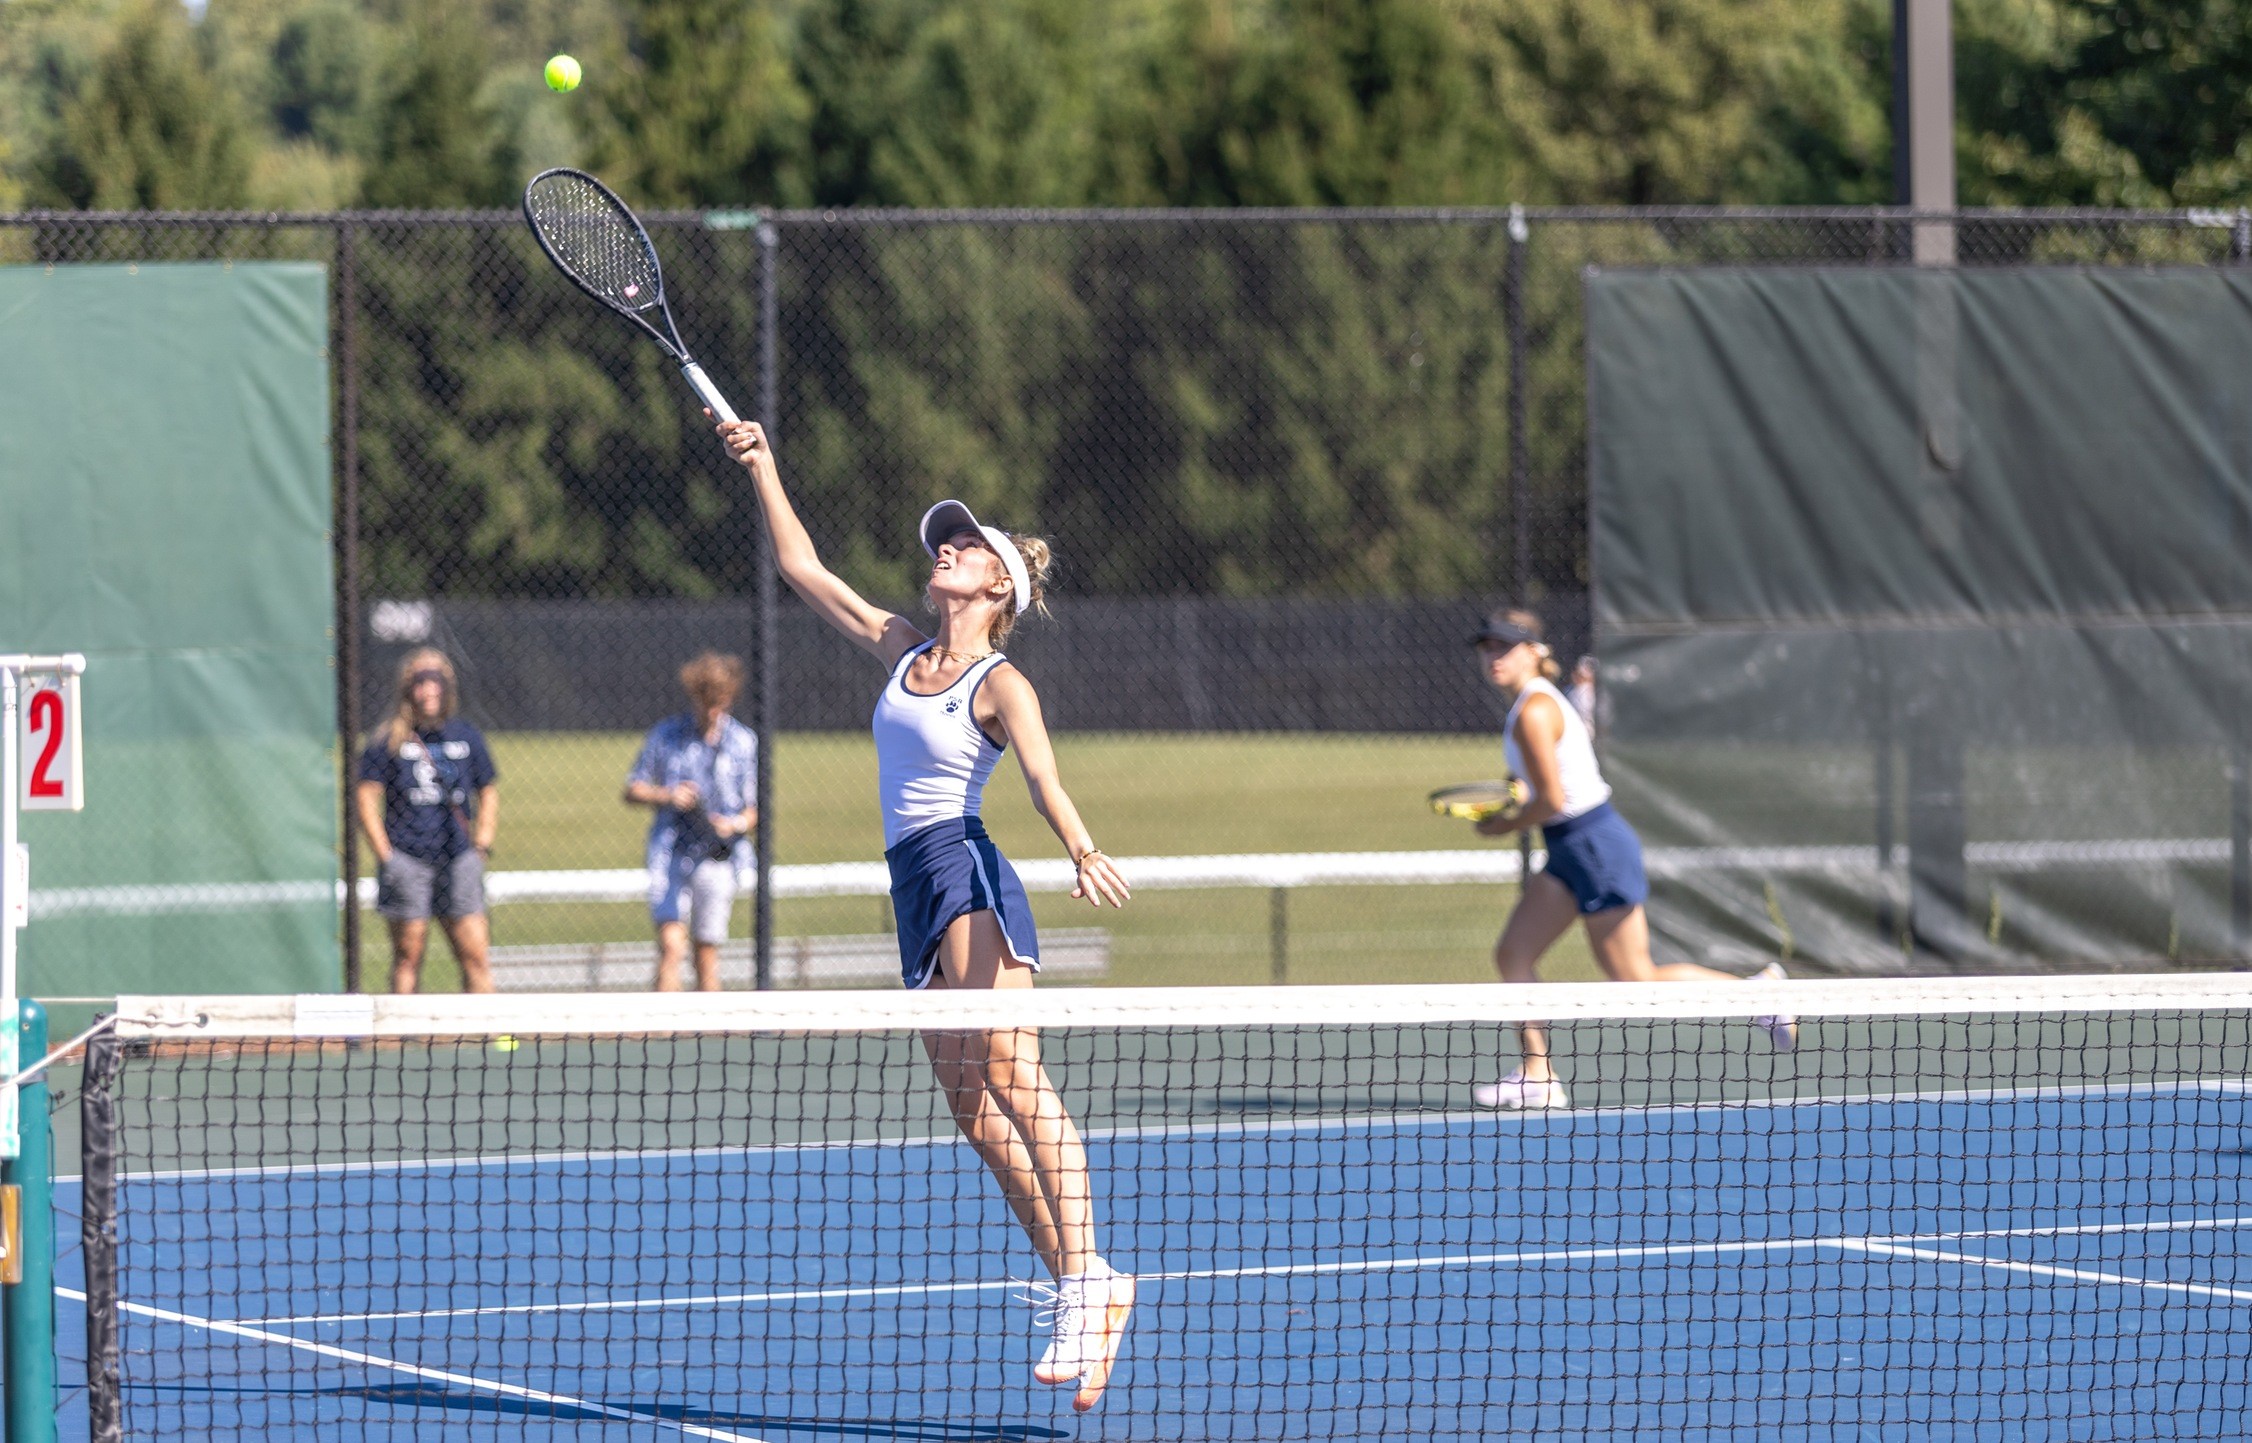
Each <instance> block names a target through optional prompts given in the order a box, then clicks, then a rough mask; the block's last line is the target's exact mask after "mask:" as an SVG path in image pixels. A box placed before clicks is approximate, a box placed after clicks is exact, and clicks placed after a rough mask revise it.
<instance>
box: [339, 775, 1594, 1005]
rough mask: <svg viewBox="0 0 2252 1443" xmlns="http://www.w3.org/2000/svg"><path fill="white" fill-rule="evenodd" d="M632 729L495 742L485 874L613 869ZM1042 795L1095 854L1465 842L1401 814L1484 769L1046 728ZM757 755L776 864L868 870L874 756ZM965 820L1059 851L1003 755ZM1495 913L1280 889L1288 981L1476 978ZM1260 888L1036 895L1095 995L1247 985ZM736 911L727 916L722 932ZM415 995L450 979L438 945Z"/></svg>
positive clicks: (1407, 893) (1252, 974)
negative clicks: (1089, 974) (1085, 900)
mask: <svg viewBox="0 0 2252 1443" xmlns="http://www.w3.org/2000/svg"><path fill="white" fill-rule="evenodd" d="M639 741H640V738H639V737H638V736H635V735H631V734H627V733H552V732H547V733H519V734H507V733H503V734H498V735H495V736H494V737H493V738H492V743H493V750H494V753H495V757H496V760H497V761H498V762H499V764H500V769H501V783H500V787H501V825H500V838H499V845H498V848H497V853H496V857H495V860H494V866H495V867H496V868H501V869H507V870H544V869H552V868H572V867H632V866H636V865H638V864H639V862H640V859H641V853H642V839H643V836H644V834H645V832H646V829H647V826H648V813H647V812H645V811H643V810H641V809H638V808H630V807H627V806H625V805H624V804H623V803H622V802H620V800H619V792H620V790H621V788H622V787H623V784H624V779H625V773H626V769H627V768H628V767H629V766H630V765H631V764H632V761H633V756H634V750H635V748H636V746H637V745H638V744H639ZM1056 749H1057V755H1058V758H1059V760H1060V763H1061V767H1062V772H1063V778H1064V784H1065V786H1066V787H1067V788H1069V790H1070V792H1071V794H1072V797H1073V800H1074V801H1076V802H1077V803H1078V806H1079V809H1080V812H1081V814H1082V815H1083V816H1084V817H1085V818H1086V820H1087V823H1088V826H1089V828H1090V830H1091V831H1092V832H1093V833H1094V836H1095V839H1096V840H1097V842H1099V843H1100V844H1101V845H1102V847H1103V848H1104V850H1106V851H1108V852H1110V853H1111V854H1112V855H1114V856H1120V857H1131V856H1136V855H1184V854H1201V853H1224V852H1332V851H1415V850H1446V849H1453V848H1460V847H1466V846H1496V845H1503V844H1497V843H1491V842H1480V841H1478V840H1477V839H1476V838H1474V837H1472V836H1471V835H1470V832H1469V829H1468V827H1467V826H1465V825H1464V824H1462V823H1459V822H1453V823H1450V822H1445V821H1442V820H1440V819H1439V818H1436V817H1433V816H1432V815H1431V814H1430V813H1429V812H1427V811H1426V810H1424V808H1423V796H1424V794H1425V793H1426V792H1429V791H1430V790H1432V789H1433V788H1435V787H1439V786H1443V785H1445V784H1447V783H1449V782H1458V781H1465V780H1469V779H1472V778H1476V777H1483V776H1491V775H1494V774H1495V773H1497V772H1498V771H1499V770H1500V757H1499V748H1498V746H1497V744H1496V743H1495V742H1493V741H1492V740H1490V739H1485V738H1475V737H1473V738H1463V737H1426V736H1365V735H1364V736H1337V735H1249V736H1245V735H1209V734H1205V735H1141V734H1135V735H1107V734H1089V735H1066V736H1060V737H1058V738H1057V742H1056ZM774 751H775V754H774V758H773V761H774V764H775V773H774V776H775V786H776V793H777V795H776V801H775V817H774V818H773V822H774V828H775V830H774V838H775V847H776V857H777V860H779V861H782V862H842V861H872V860H875V859H877V858H879V857H881V855H882V835H883V833H882V826H881V822H880V819H879V816H878V813H877V808H876V768H875V753H874V749H873V747H872V746H871V744H870V742H869V740H868V738H867V737H866V736H864V735H861V734H857V733H826V732H824V733H798V734H789V735H785V736H783V737H782V738H780V740H779V742H778V744H777V745H776V747H775V749H774ZM985 818H986V824H987V826H988V827H990V828H991V830H992V832H993V835H994V837H995V839H996V840H997V841H998V842H999V843H1000V845H1001V847H1002V849H1003V850H1004V851H1005V852H1007V853H1009V854H1010V855H1011V856H1013V857H1018V858H1031V857H1039V856H1051V855H1057V854H1058V853H1060V850H1061V848H1060V846H1059V844H1058V843H1057V842H1056V840H1055V837H1054V835H1053V834H1052V833H1050V832H1049V831H1048V829H1047V826H1046V824H1045V823H1043V822H1042V821H1041V820H1040V819H1039V817H1038V816H1037V815H1036V814H1035V813H1034V812H1033V810H1032V807H1031V804H1030V803H1029V801H1028V800H1027V799H1026V796H1025V789H1024V783H1023V779H1022V777H1021V776H1020V775H1019V774H1018V772H1017V771H1016V768H1015V765H1014V762H1013V759H1010V760H1004V761H1003V763H1002V765H1001V770H1000V771H998V772H997V773H996V774H995V776H994V779H993V783H992V785H991V787H990V788H988V790H987V801H986V808H985ZM1513 901H1514V889H1511V888H1503V887H1464V886H1443V887H1420V886H1410V887H1322V888H1306V889H1302V890H1298V891H1295V892H1293V893H1291V894H1290V896H1289V899H1288V902H1287V906H1288V909H1289V937H1290V957H1289V962H1290V973H1289V975H1290V979H1291V980H1292V981H1295V982H1375V981H1386V982H1390V981H1400V982H1405V981H1476V980H1483V979H1485V978H1488V977H1490V976H1491V975H1492V971H1491V967H1490V964H1489V963H1488V961H1487V954H1488V952H1489V950H1490V949H1491V947H1492V945H1493V938H1494V934H1495V932H1496V931H1498V930H1499V928H1500V925H1501V921H1502V919H1503V918H1504V917H1505V916H1506V915H1507V913H1508V909H1509V907H1510V905H1511V903H1512V902H1513ZM1269 908H1270V897H1269V895H1268V894H1267V893H1266V892H1265V891H1260V890H1251V889H1241V888H1237V889H1217V890H1212V891H1187V892H1149V893H1144V894H1143V895H1141V896H1139V897H1137V898H1136V899H1135V900H1134V902H1133V904H1132V905H1131V906H1129V907H1128V908H1126V909H1125V910H1124V911H1123V912H1107V911H1106V912H1105V913H1104V914H1103V915H1102V916H1101V917H1100V918H1099V919H1096V918H1094V917H1093V916H1092V914H1091V913H1090V911H1089V909H1088V908H1086V907H1085V905H1084V904H1081V903H1075V902H1073V901H1071V899H1069V898H1067V897H1054V896H1048V897H1037V898H1035V899H1034V903H1033V910H1034V912H1035V913H1036V915H1037V916H1038V917H1039V919H1040V921H1041V923H1042V924H1043V925H1047V926H1062V925H1078V926H1085V925H1090V924H1091V923H1094V922H1098V921H1099V925H1102V926H1105V927H1108V928H1109V929H1110V930H1111V932H1112V934H1113V938H1114V945H1113V959H1114V960H1113V967H1112V976H1111V978H1110V979H1109V980H1110V981H1112V982H1114V983H1123V984H1131V985H1159V984H1196V983H1235V982H1264V981H1267V980H1268V977H1269V972H1270V957H1269V922H1270V911H1269ZM748 913H749V907H748V905H747V904H738V907H737V932H738V934H743V933H747V931H748V928H749V923H748ZM889 923H890V910H889V904H888V903H887V902H886V901H885V900H884V899H882V898H877V897H849V898H833V899H820V900H806V901H784V902H781V903H779V904H777V907H776V925H777V930H778V931H779V932H780V933H781V934H783V935H786V936H788V935H801V934H816V933H837V932H878V931H884V930H888V927H889ZM493 927H494V935H495V940H496V941H499V942H501V943H526V942H564V941H614V940H630V939H634V938H640V937H645V936H647V935H649V924H648V914H647V912H646V910H645V909H644V908H642V907H641V906H639V905H609V904H573V903H545V904H537V905H532V904H520V905H516V906H510V907H503V908H499V909H497V910H496V911H495V913H494V917H493ZM364 936H365V942H364V944H363V947H362V954H361V955H362V959H363V967H364V968H365V969H366V971H365V975H366V976H367V977H368V979H369V980H370V981H371V982H373V981H376V980H377V979H380V978H381V977H382V976H383V975H384V974H383V968H384V966H385V965H386V958H387V955H388V954H387V950H386V946H387V944H386V943H385V941H384V939H383V934H382V929H381V925H380V923H379V921H378V920H377V919H376V918H374V917H373V916H372V915H370V916H369V917H368V919H367V926H366V927H365V928H364ZM432 953H433V955H432V959H431V962H432V965H431V967H430V969H429V976H428V978H427V980H426V982H425V987H426V988H429V987H435V988H439V989H446V988H453V987H458V986H459V985H460V983H459V976H458V973H457V972H456V971H455V969H454V967H453V965H452V960H451V958H450V957H448V956H446V955H444V954H445V948H444V946H443V944H442V943H440V944H436V945H434V946H433V949H432ZM1550 972H1551V975H1553V976H1554V977H1556V978H1558V979H1559V980H1568V979H1573V978H1582V977H1591V976H1593V975H1594V971H1593V964H1592V961H1591V960H1590V959H1589V957H1588V955H1587V952H1586V946H1585V942H1584V940H1583V939H1582V938H1581V937H1580V936H1579V934H1578V933H1576V932H1575V933H1574V934H1573V936H1572V937H1571V938H1570V939H1568V940H1567V941H1566V942H1565V943H1563V944H1561V945H1560V946H1559V947H1558V949H1557V952H1556V954H1555V955H1554V958H1553V961H1552V965H1551V968H1550Z"/></svg>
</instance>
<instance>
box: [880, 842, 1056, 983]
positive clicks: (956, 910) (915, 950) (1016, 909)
mask: <svg viewBox="0 0 2252 1443" xmlns="http://www.w3.org/2000/svg"><path fill="white" fill-rule="evenodd" d="M884 860H885V861H886V862H889V863H890V864H891V911H892V916H893V917H895V918H896V919H897V920H898V923H899V979H900V981H902V982H904V983H906V984H907V987H908V990H910V991H919V990H920V989H922V988H925V987H928V986H929V985H930V981H931V977H932V975H933V974H934V973H936V972H937V971H938V944H939V941H940V939H941V938H943V937H944V936H945V935H946V929H947V927H948V926H949V925H951V924H952V922H953V921H954V919H955V918H956V917H966V916H968V915H969V914H970V913H972V912H991V913H992V914H993V915H994V917H995V918H996V919H997V920H999V922H1000V924H1001V935H1002V936H1003V937H1005V938H1006V939H1008V944H1009V954H1010V955H1011V956H1012V957H1014V958H1015V959H1016V960H1017V961H1019V962H1023V963H1025V964H1027V965H1029V966H1030V967H1031V968H1032V970H1033V971H1035V972H1037V971H1039V970H1040V934H1039V933H1038V932H1037V931H1035V930H1034V928H1033V925H1032V902H1031V899H1030V898H1028V897H1026V896H1025V895H1024V883H1022V882H1020V881H1018V880H1017V871H1016V868H1014V867H1012V866H1010V865H1009V859H1008V858H1006V857H1004V856H1002V855H1001V850H1000V848H998V847H996V846H994V845H993V842H992V840H991V839H990V838H988V837H987V836H986V835H985V824H984V823H983V822H981V821H979V820H978V819H977V818H975V817H961V818H957V819H956V820H954V821H949V822H933V823H931V824H930V825H929V826H927V827H921V828H918V829H917V830H915V831H912V832H909V833H908V834H907V835H906V836H904V837H901V838H900V839H899V842H898V844H897V845H895V846H894V847H892V849H891V850H890V851H888V852H886V853H884Z"/></svg>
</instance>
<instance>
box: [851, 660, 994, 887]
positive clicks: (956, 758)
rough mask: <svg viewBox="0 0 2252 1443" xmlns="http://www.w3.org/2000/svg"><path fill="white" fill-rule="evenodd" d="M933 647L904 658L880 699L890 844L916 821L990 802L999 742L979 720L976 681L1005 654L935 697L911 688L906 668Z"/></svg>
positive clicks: (947, 817) (878, 728) (880, 774)
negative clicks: (989, 785)
mask: <svg viewBox="0 0 2252 1443" xmlns="http://www.w3.org/2000/svg"><path fill="white" fill-rule="evenodd" d="M931 646H932V643H931V642H927V641H926V642H924V643H923V644H922V645H921V646H918V647H916V648H915V649H914V650H912V651H910V652H908V653H907V654H906V655H905V656H903V657H901V658H900V659H899V664H898V665H896V666H894V667H893V668H892V669H891V680H890V681H888V682H886V683H885V684H884V692H883V695H882V696H880V697H878V698H877V699H876V717H875V721H874V723H873V724H872V727H871V729H872V730H873V731H874V732H875V734H876V792H877V795H878V796H879V797H881V798H882V800H883V805H884V848H885V850H887V851H888V850H890V849H891V848H892V847H894V846H896V845H898V843H899V839H900V838H901V837H904V836H906V835H907V834H908V833H909V832H912V831H914V830H916V829H917V828H918V827H927V826H929V825H930V824H931V823H933V822H945V821H952V820H954V819H955V818H957V817H974V816H976V815H977V814H978V809H979V808H980V807H982V806H984V804H985V782H986V779H987V778H988V777H990V776H992V775H993V764H994V763H995V762H998V761H999V760H1001V748H999V747H997V746H995V745H994V744H993V738H991V737H989V736H987V735H986V734H985V728H983V727H981V726H979V725H978V724H977V716H976V713H975V709H974V707H973V705H972V702H973V701H974V699H975V698H976V696H977V688H978V684H979V683H980V682H982V681H984V680H985V678H986V675H987V673H989V672H991V671H992V670H993V668H995V667H997V666H999V665H1000V664H1001V663H1002V661H1004V660H1005V659H1006V658H1004V657H1003V656H1002V655H1001V653H999V652H995V653H993V655H991V656H988V657H980V658H979V659H978V660H977V661H976V662H974V663H972V664H971V665H970V667H969V669H968V670H966V671H964V672H963V673H962V674H961V676H960V677H958V678H957V679H956V680H955V682H954V684H953V685H952V686H950V687H948V688H947V689H946V690H944V691H942V692H939V693H937V694H935V695H933V696H924V695H922V694H921V693H919V692H912V691H909V690H908V689H907V668H908V667H909V666H911V665H913V664H914V661H915V658H916V657H918V656H921V655H922V654H923V653H924V652H925V651H928V650H929V649H930V648H931Z"/></svg>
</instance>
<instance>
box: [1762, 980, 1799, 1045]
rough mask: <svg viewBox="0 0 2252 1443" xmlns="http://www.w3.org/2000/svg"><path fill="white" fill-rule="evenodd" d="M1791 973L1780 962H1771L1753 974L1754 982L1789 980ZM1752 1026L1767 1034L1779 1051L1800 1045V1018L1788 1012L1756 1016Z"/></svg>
mask: <svg viewBox="0 0 2252 1443" xmlns="http://www.w3.org/2000/svg"><path fill="white" fill-rule="evenodd" d="M1790 976H1791V974H1790V973H1788V972H1785V971H1784V970H1783V964H1782V963H1780V962H1770V963H1768V964H1767V965H1766V966H1765V967H1762V968H1760V969H1759V970H1758V971H1757V972H1754V973H1753V974H1752V975H1751V980H1752V981H1754V982H1787V981H1789V980H1790ZM1752 1026H1754V1027H1756V1028H1758V1029H1759V1030H1760V1031H1762V1032H1764V1033H1766V1034H1767V1040H1768V1041H1769V1042H1771V1043H1773V1044H1774V1045H1775V1050H1776V1051H1777V1052H1790V1051H1792V1050H1793V1049H1795V1048H1796V1047H1797V1046H1798V1019H1797V1018H1796V1017H1793V1016H1791V1015H1790V1014H1789V1013H1788V1012H1777V1013H1775V1014H1773V1015H1771V1016H1767V1017H1754V1018H1753V1019H1752Z"/></svg>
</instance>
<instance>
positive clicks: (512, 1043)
mask: <svg viewBox="0 0 2252 1443" xmlns="http://www.w3.org/2000/svg"><path fill="white" fill-rule="evenodd" d="M521 1045H522V1044H520V1043H518V1042H517V1040H516V1039H515V1038H513V1037H510V1036H509V1035H507V1034H506V1033H502V1034H501V1035H500V1036H498V1037H496V1038H494V1039H493V1051H495V1052H514V1051H515V1050H516V1049H517V1048H518V1047H519V1046H521Z"/></svg>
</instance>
